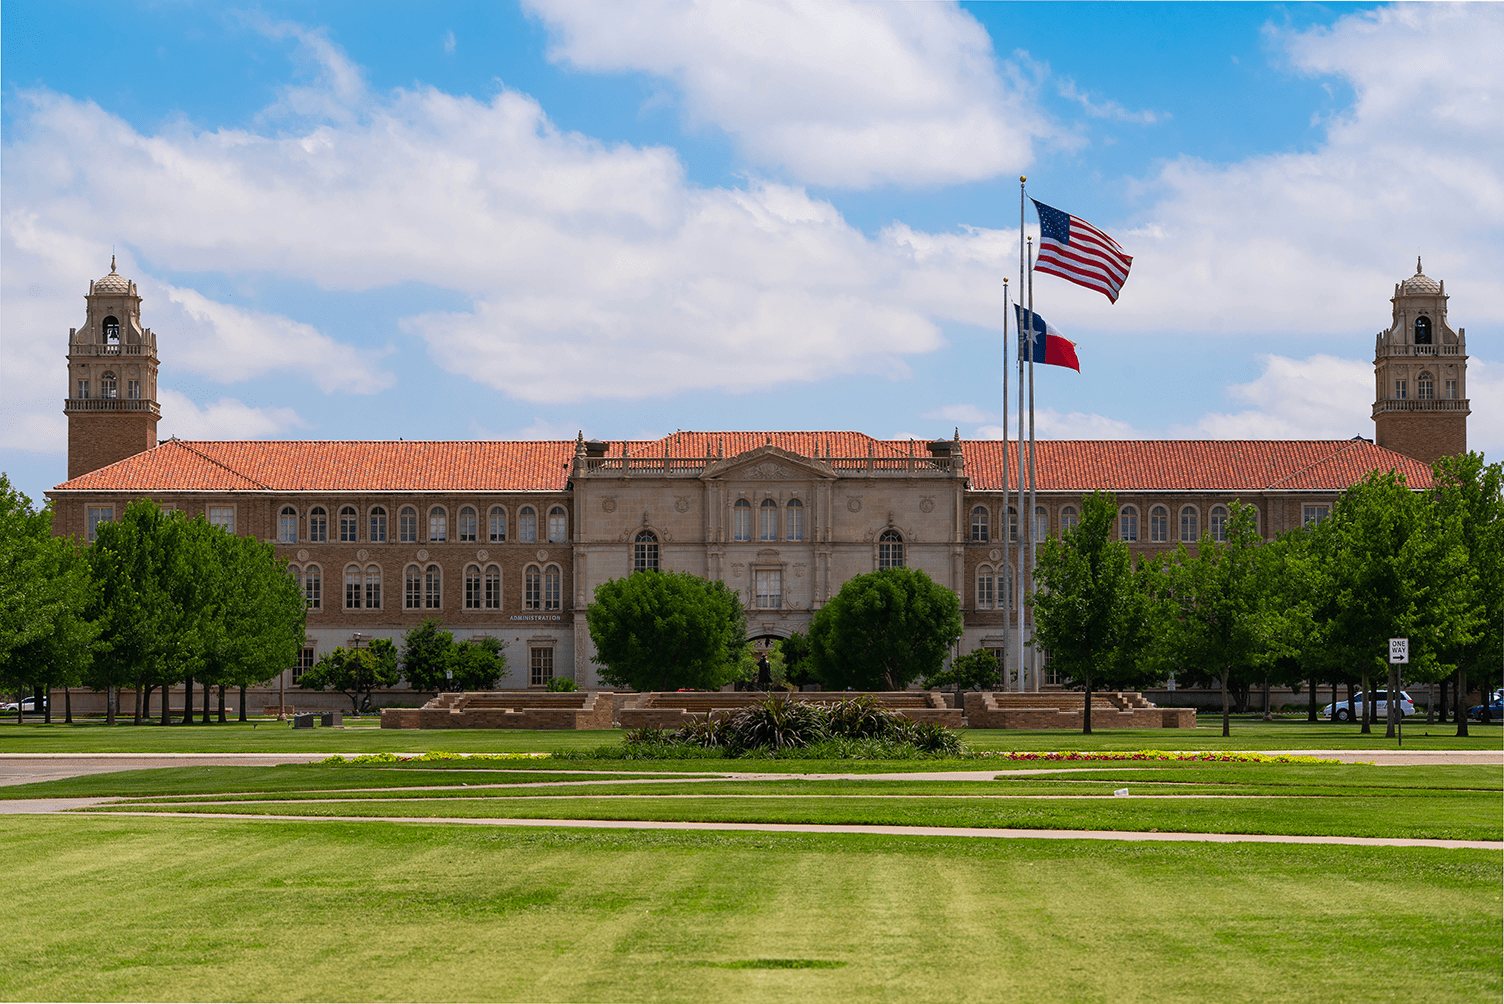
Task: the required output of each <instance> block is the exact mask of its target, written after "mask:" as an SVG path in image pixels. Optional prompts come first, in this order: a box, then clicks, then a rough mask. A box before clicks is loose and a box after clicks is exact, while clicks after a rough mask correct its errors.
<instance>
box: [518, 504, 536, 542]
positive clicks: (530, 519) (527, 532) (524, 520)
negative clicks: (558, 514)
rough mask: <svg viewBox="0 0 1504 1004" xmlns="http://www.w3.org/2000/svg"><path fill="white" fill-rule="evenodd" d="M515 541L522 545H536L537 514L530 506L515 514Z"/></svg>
mask: <svg viewBox="0 0 1504 1004" xmlns="http://www.w3.org/2000/svg"><path fill="white" fill-rule="evenodd" d="M517 539H518V540H520V541H522V543H524V544H536V543H538V514H537V513H535V512H534V511H533V507H532V506H530V505H525V506H523V507H522V511H521V512H519V513H518V514H517Z"/></svg>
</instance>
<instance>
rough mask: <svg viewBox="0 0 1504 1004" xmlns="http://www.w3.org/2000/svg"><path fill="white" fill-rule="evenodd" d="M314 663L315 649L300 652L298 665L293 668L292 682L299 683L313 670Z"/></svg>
mask: <svg viewBox="0 0 1504 1004" xmlns="http://www.w3.org/2000/svg"><path fill="white" fill-rule="evenodd" d="M314 662H315V660H314V658H313V649H311V648H305V649H303V650H302V651H300V652H298V661H297V664H296V665H294V666H293V667H292V681H293V682H294V683H297V682H298V678H299V677H300V676H302V675H303V674H304V673H306V672H308V671H309V670H310V669H312V668H313V664H314Z"/></svg>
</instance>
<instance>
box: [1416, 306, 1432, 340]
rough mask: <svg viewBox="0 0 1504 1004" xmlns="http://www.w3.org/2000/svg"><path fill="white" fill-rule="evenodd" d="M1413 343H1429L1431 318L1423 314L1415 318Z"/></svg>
mask: <svg viewBox="0 0 1504 1004" xmlns="http://www.w3.org/2000/svg"><path fill="white" fill-rule="evenodd" d="M1415 344H1416V345H1430V344H1431V319H1430V318H1429V317H1427V316H1426V315H1425V314H1422V315H1420V316H1419V317H1417V318H1416V319H1415Z"/></svg>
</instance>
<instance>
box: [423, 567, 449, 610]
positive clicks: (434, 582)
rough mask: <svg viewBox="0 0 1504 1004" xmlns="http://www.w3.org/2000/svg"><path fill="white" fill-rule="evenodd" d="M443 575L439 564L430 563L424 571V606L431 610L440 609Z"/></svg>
mask: <svg viewBox="0 0 1504 1004" xmlns="http://www.w3.org/2000/svg"><path fill="white" fill-rule="evenodd" d="M443 584H444V580H443V576H442V574H441V573H440V572H439V566H438V565H429V566H428V570H427V571H425V572H424V573H423V606H424V607H425V608H427V609H429V610H437V609H439V600H440V598H441V589H442V586H443Z"/></svg>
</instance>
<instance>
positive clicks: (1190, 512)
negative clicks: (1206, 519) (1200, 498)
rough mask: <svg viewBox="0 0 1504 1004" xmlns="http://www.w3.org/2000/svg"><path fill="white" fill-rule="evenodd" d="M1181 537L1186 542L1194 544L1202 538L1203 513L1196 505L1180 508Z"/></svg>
mask: <svg viewBox="0 0 1504 1004" xmlns="http://www.w3.org/2000/svg"><path fill="white" fill-rule="evenodd" d="M1180 539H1181V541H1182V542H1183V543H1186V544H1193V543H1195V542H1196V541H1198V540H1200V539H1201V514H1200V513H1198V512H1197V511H1196V507H1195V506H1191V505H1188V506H1182V507H1181V509H1180Z"/></svg>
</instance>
